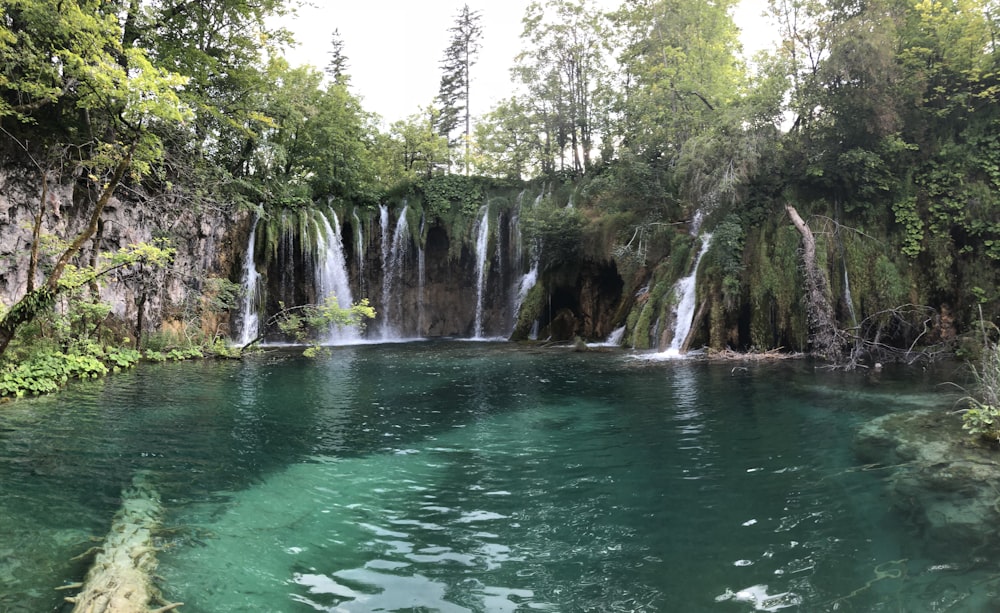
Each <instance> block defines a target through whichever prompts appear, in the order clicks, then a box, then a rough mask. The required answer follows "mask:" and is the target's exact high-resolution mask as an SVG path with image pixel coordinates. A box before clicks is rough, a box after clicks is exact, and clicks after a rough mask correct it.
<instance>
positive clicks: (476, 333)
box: [472, 206, 490, 339]
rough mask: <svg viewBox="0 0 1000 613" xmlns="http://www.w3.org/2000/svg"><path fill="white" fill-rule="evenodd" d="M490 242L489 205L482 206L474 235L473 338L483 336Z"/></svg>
mask: <svg viewBox="0 0 1000 613" xmlns="http://www.w3.org/2000/svg"><path fill="white" fill-rule="evenodd" d="M489 242H490V207H489V206H484V207H483V217H482V219H481V221H480V222H479V233H478V235H477V236H476V323H475V327H474V328H473V333H472V336H473V338H477V339H481V338H483V296H484V294H485V293H486V272H487V270H486V264H487V257H486V249H487V247H488V246H489Z"/></svg>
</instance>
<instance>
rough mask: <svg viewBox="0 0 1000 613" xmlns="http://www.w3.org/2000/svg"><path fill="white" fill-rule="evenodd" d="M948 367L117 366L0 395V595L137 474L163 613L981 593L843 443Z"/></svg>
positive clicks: (452, 357)
mask: <svg viewBox="0 0 1000 613" xmlns="http://www.w3.org/2000/svg"><path fill="white" fill-rule="evenodd" d="M953 374H954V373H932V374H928V373H925V372H923V371H918V370H900V371H898V372H897V371H887V372H883V373H881V375H879V376H878V378H872V377H871V376H868V375H863V374H833V373H829V372H823V371H816V370H815V369H813V368H812V366H811V365H810V364H808V363H806V362H796V363H782V364H762V365H753V366H750V367H749V368H748V369H746V370H740V369H736V370H734V369H733V368H732V365H710V364H704V363H697V362H692V361H671V362H645V361H637V360H634V359H632V358H630V357H629V356H627V355H626V354H623V353H619V352H592V353H570V352H566V351H564V350H551V349H550V350H532V349H525V348H523V347H517V346H513V345H507V344H493V343H413V344H404V345H369V346H359V347H341V348H335V349H333V350H332V354H331V355H330V356H329V357H326V358H321V359H318V360H312V361H310V360H306V359H304V358H301V357H299V356H297V355H294V354H292V353H279V354H268V355H265V356H261V357H258V358H253V359H249V360H245V361H243V362H220V363H214V362H206V363H180V364H166V365H162V366H148V367H141V368H138V369H136V370H135V371H134V372H130V373H126V374H124V375H117V376H115V377H112V378H110V379H108V380H106V381H101V382H93V383H86V384H82V385H76V386H74V387H72V388H71V389H69V390H68V391H66V392H65V393H62V394H59V395H58V396H54V397H51V398H43V399H38V400H32V401H29V402H20V403H15V404H13V405H10V406H6V407H3V408H2V409H0V484H2V489H0V514H2V517H3V518H4V521H3V522H2V525H0V611H5V612H6V611H32V612H36V611H57V610H60V598H61V596H60V594H59V593H57V592H55V591H54V589H53V588H55V587H56V586H58V585H60V584H63V583H68V582H72V581H79V580H80V579H81V578H82V575H83V573H84V572H85V563H84V562H73V561H71V560H70V559H71V558H72V557H74V556H76V555H78V554H80V553H82V552H83V551H85V550H86V549H87V548H88V547H91V546H92V545H93V544H94V543H92V542H90V541H89V537H91V536H96V537H101V536H102V535H103V533H104V532H106V530H107V528H108V525H109V524H110V521H111V518H112V516H113V515H114V513H115V510H116V509H117V505H118V502H119V497H120V494H121V491H122V488H123V487H125V486H127V485H128V483H129V482H130V481H131V479H132V477H133V475H135V474H136V473H137V472H139V471H142V472H143V473H145V474H147V475H148V476H149V479H150V481H152V482H153V483H154V484H156V486H157V488H158V489H159V492H160V495H161V499H162V501H163V506H164V507H165V509H166V516H165V518H164V525H165V528H167V531H165V532H164V536H163V543H162V544H163V545H164V550H163V551H162V552H161V553H160V554H159V560H160V566H159V569H158V574H159V575H160V576H161V577H162V589H163V591H164V593H165V595H166V597H167V598H168V599H170V600H172V601H183V602H185V603H186V605H185V606H184V607H183V608H182V609H181V610H182V611H186V612H188V613H194V612H198V613H222V612H226V611H234V612H235V611H251V610H253V611H293V612H294V611H444V612H452V611H497V612H507V611H532V610H543V611H707V610H710V611H754V610H787V611H924V610H926V611H979V610H984V611H985V610H990V609H989V608H988V603H989V602H990V598H991V597H992V594H993V593H994V592H995V591H996V589H997V581H996V580H995V579H994V577H996V576H998V575H997V570H998V562H1000V554H982V552H979V553H978V554H977V555H975V556H973V555H971V554H970V552H969V550H968V547H967V546H963V545H959V544H956V545H955V546H954V548H953V549H949V548H947V547H945V548H942V547H941V546H940V544H937V545H936V546H935V547H933V549H932V548H930V547H928V546H927V545H926V544H925V543H924V542H923V539H922V538H921V535H920V533H919V531H918V530H917V527H916V526H912V525H908V524H907V523H906V521H905V520H904V519H903V518H901V517H899V516H898V515H896V514H894V513H893V511H892V509H891V500H889V499H888V498H887V494H886V491H885V489H884V487H883V485H884V482H883V480H884V479H885V478H886V473H887V471H886V470H863V467H862V466H860V465H859V463H858V461H857V460H856V459H855V457H854V455H853V452H852V439H853V436H854V433H855V432H856V430H857V428H858V426H859V425H860V424H861V423H863V422H864V421H866V420H868V419H871V418H873V417H876V416H879V415H882V414H884V413H886V412H891V411H907V410H912V409H914V408H925V407H928V406H931V407H934V406H937V407H941V408H942V409H947V408H950V407H951V405H952V402H953V401H954V397H953V395H950V392H949V391H947V390H945V389H942V388H941V387H940V386H938V385H937V382H938V381H939V380H941V379H942V378H948V377H949V376H950V375H953ZM994 549H995V548H994Z"/></svg>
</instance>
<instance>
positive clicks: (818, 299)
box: [785, 204, 844, 363]
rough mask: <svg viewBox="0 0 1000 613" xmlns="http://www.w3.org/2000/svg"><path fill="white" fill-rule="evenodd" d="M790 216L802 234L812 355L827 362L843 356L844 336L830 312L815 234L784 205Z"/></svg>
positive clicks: (828, 290)
mask: <svg viewBox="0 0 1000 613" xmlns="http://www.w3.org/2000/svg"><path fill="white" fill-rule="evenodd" d="M785 211H786V212H787V213H788V217H789V219H791V220H792V224H794V225H795V229H796V230H798V231H799V235H801V236H802V268H803V274H804V276H805V298H804V300H805V307H806V322H807V325H808V326H809V345H810V347H811V351H812V354H813V355H815V356H817V357H820V358H822V359H824V360H828V361H830V362H835V363H836V362H839V361H840V359H841V358H842V357H843V351H844V350H843V347H844V339H843V337H842V335H841V333H840V329H839V328H838V326H837V319H836V317H834V314H833V300H832V299H831V297H830V285H829V283H828V281H827V278H826V275H824V274H823V271H822V270H820V267H819V264H818V263H817V261H816V237H815V236H813V233H812V230H810V229H809V226H808V224H806V222H805V221H803V219H802V217H801V216H800V215H799V212H798V211H796V210H795V207H793V206H792V205H790V204H786V205H785Z"/></svg>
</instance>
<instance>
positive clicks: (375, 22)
mask: <svg viewBox="0 0 1000 613" xmlns="http://www.w3.org/2000/svg"><path fill="white" fill-rule="evenodd" d="M529 2H530V0H503V1H500V2H498V1H496V0H493V1H487V0H447V1H441V0H426V1H423V2H415V1H414V0H316V6H313V7H303V8H302V9H300V10H299V14H298V17H297V18H296V19H294V20H293V21H290V22H286V25H287V26H288V27H289V28H290V29H292V31H293V32H294V33H295V37H296V39H297V40H298V41H299V42H300V44H299V46H298V47H296V48H294V49H291V50H289V51H288V52H287V54H286V57H287V58H288V60H289V62H291V64H292V65H301V64H312V65H313V66H316V67H317V68H323V67H325V66H326V64H327V62H328V61H329V59H330V56H329V52H330V49H331V46H330V40H331V35H332V33H333V31H334V30H335V29H339V30H340V35H341V39H342V40H343V41H344V53H345V55H346V56H347V58H348V70H347V72H348V74H349V75H350V77H351V85H352V89H353V91H354V93H355V94H358V95H360V96H361V98H362V104H363V106H364V108H365V109H366V110H368V111H373V112H375V113H378V114H379V115H381V116H382V118H383V120H384V121H385V122H386V123H387V124H389V123H392V122H394V121H396V120H398V119H403V118H405V117H407V116H409V115H412V114H414V113H416V112H417V111H419V110H420V109H421V108H424V107H426V106H427V105H428V104H430V103H431V102H432V101H433V99H434V96H435V95H436V94H437V90H438V84H439V82H440V78H441V71H440V61H441V58H442V56H443V54H444V49H445V47H447V46H448V41H449V33H448V28H450V27H451V26H452V25H453V24H454V23H455V17H456V15H457V14H458V13H459V11H460V10H461V8H462V6H463V5H464V4H466V3H467V4H468V5H469V8H471V9H472V10H474V11H479V12H480V13H481V15H482V18H481V20H480V23H481V25H482V29H483V34H482V46H481V50H480V53H479V58H478V61H477V62H476V65H475V67H474V68H473V70H472V96H471V98H472V104H471V107H472V112H473V114H474V115H481V114H483V113H485V112H487V111H489V110H490V108H492V107H493V105H494V104H495V103H496V102H497V101H499V100H501V99H503V98H505V97H507V96H509V95H510V94H511V92H512V89H513V85H512V84H511V80H510V72H509V71H510V68H511V66H513V63H514V56H515V55H517V54H518V52H520V51H521V40H520V35H521V31H522V25H521V18H522V17H523V16H524V10H525V8H526V7H527V6H528V4H529ZM598 3H599V4H600V5H602V6H606V7H608V8H612V7H616V6H618V5H619V4H620V2H618V1H616V0H598ZM765 6H766V1H765V0H742V2H741V3H740V7H739V9H738V11H737V13H736V19H737V24H738V25H740V26H741V28H743V30H744V41H743V45H744V48H745V51H748V52H749V54H752V52H753V51H756V50H758V49H760V48H761V47H762V46H764V45H766V44H767V43H766V40H767V26H766V22H765V21H764V20H763V19H762V18H761V17H760V13H761V12H762V11H763V10H764V7H765ZM762 39H763V41H764V42H762Z"/></svg>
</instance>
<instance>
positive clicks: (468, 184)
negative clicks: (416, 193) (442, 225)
mask: <svg viewBox="0 0 1000 613" xmlns="http://www.w3.org/2000/svg"><path fill="white" fill-rule="evenodd" d="M484 188H485V185H484V183H483V181H482V179H480V178H478V177H466V176H463V175H438V176H435V177H431V178H429V179H425V180H423V181H420V182H419V183H418V184H417V189H418V190H420V191H421V192H422V193H423V199H424V211H426V212H427V214H428V215H429V216H431V217H436V218H438V219H441V220H445V221H447V220H452V219H454V217H455V216H456V215H465V216H471V215H475V214H476V213H477V212H478V211H479V208H480V207H481V206H482V205H483V201H484V200H485V198H486V192H485V189H484Z"/></svg>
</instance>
